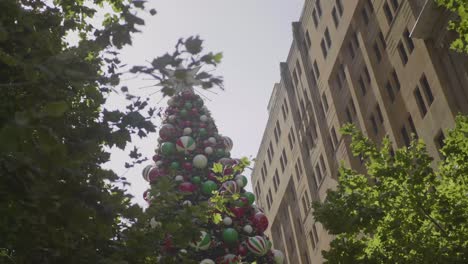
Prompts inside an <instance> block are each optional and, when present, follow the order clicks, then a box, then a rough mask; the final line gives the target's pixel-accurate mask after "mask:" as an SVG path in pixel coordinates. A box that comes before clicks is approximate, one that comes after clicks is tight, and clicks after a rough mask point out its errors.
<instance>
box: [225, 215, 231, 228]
mask: <svg viewBox="0 0 468 264" xmlns="http://www.w3.org/2000/svg"><path fill="white" fill-rule="evenodd" d="M223 223H224V224H225V225H227V226H229V225H232V218H231V217H229V216H226V217H224V219H223Z"/></svg>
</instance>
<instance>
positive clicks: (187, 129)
mask: <svg viewBox="0 0 468 264" xmlns="http://www.w3.org/2000/svg"><path fill="white" fill-rule="evenodd" d="M182 133H183V134H184V136H188V135H190V134H192V129H191V128H190V127H186V128H184V130H183V132H182Z"/></svg>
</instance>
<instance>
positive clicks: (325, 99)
mask: <svg viewBox="0 0 468 264" xmlns="http://www.w3.org/2000/svg"><path fill="white" fill-rule="evenodd" d="M322 102H323V111H324V112H325V113H327V112H328V101H327V95H326V94H325V92H324V93H323V94H322Z"/></svg>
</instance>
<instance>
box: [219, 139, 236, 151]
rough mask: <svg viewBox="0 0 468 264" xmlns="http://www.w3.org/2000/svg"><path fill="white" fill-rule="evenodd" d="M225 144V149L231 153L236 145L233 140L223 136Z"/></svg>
mask: <svg viewBox="0 0 468 264" xmlns="http://www.w3.org/2000/svg"><path fill="white" fill-rule="evenodd" d="M222 139H223V144H224V147H225V148H226V151H231V150H232V147H233V145H234V143H233V142H232V139H231V138H230V137H226V136H223V138H222Z"/></svg>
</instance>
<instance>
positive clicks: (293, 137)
mask: <svg viewBox="0 0 468 264" xmlns="http://www.w3.org/2000/svg"><path fill="white" fill-rule="evenodd" d="M291 138H292V140H293V143H296V135H294V128H293V127H291Z"/></svg>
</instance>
